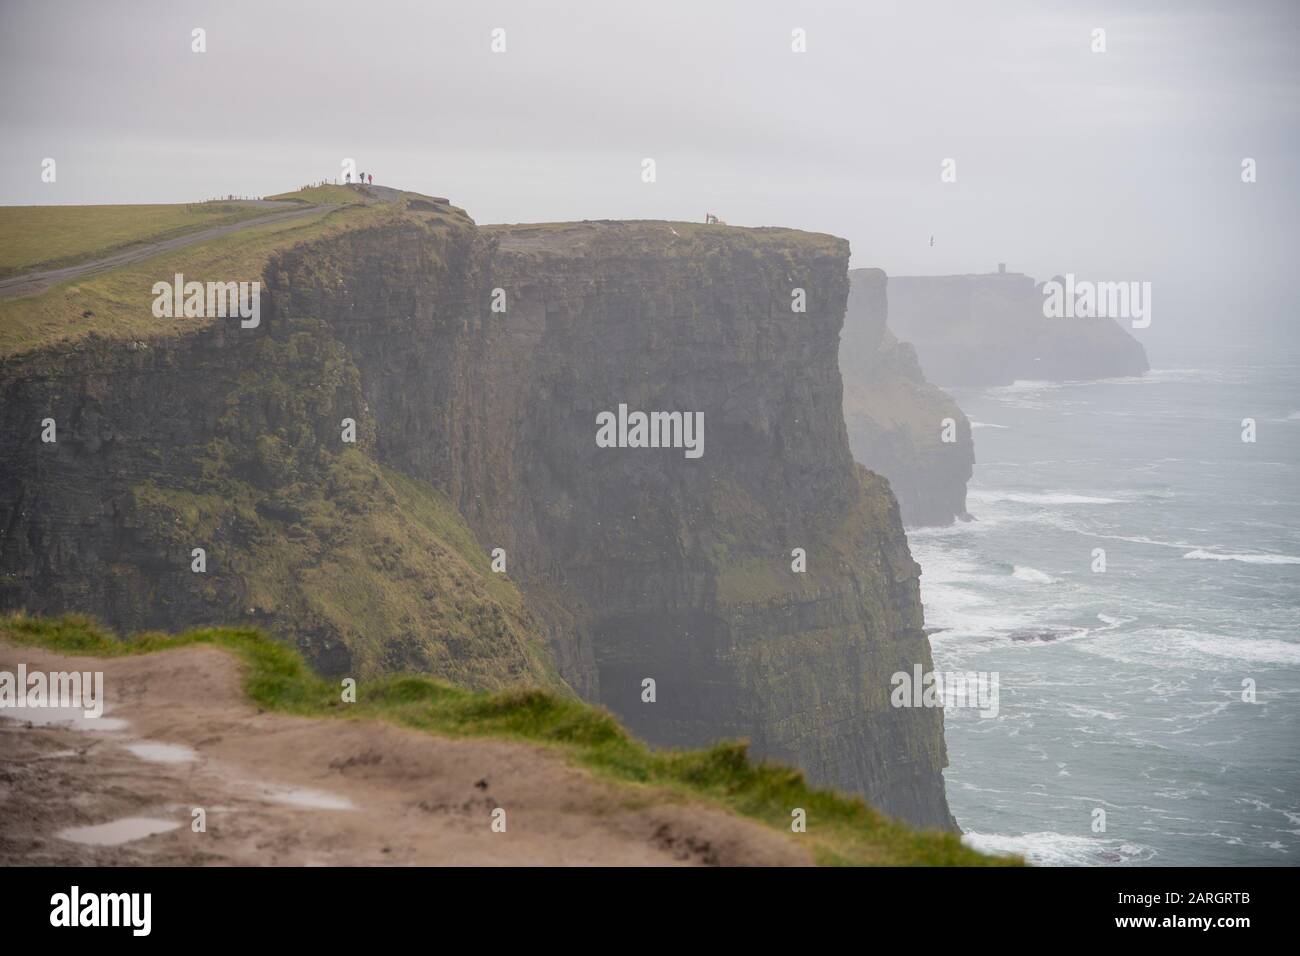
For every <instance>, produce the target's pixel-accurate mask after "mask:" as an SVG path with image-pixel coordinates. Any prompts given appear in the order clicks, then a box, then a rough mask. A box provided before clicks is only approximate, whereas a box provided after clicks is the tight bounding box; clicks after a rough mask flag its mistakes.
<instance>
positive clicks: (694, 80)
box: [0, 0, 1300, 343]
mask: <svg viewBox="0 0 1300 956" xmlns="http://www.w3.org/2000/svg"><path fill="white" fill-rule="evenodd" d="M196 27H201V28H202V29H204V30H205V31H206V43H207V50H206V52H205V53H202V54H199V53H194V52H191V31H192V30H193V29H194V28H196ZM498 27H499V28H503V29H504V30H505V40H506V50H505V52H503V53H493V52H492V51H491V49H490V43H491V32H492V30H493V29H494V28H498ZM796 28H798V29H802V30H804V31H806V52H804V53H795V52H792V48H791V47H792V31H793V30H794V29H796ZM1097 28H1100V29H1104V30H1105V41H1106V50H1105V52H1104V53H1095V52H1093V51H1092V45H1093V30H1094V29H1097ZM1297 41H1300V12H1297V7H1296V5H1295V4H1293V3H1288V2H1278V3H1247V4H1227V3H1219V4H1206V3H1145V4H1141V5H1137V4H1132V3H1127V4H1125V3H1099V2H1082V3H1070V4H1068V5H1067V4H1043V3H1033V2H1016V0H1011V2H1003V3H996V4H994V3H972V2H949V3H902V2H899V3H889V2H885V3H871V4H861V3H817V4H796V3H774V2H761V3H755V2H744V3H739V2H737V3H709V4H700V3H698V2H656V3H654V4H646V5H637V6H628V5H624V4H610V3H599V2H594V0H591V2H555V3H522V2H519V3H501V2H497V3H469V2H455V3H436V4H430V3H424V2H411V3H396V2H370V3H365V4H359V3H358V4H347V3H330V2H320V3H313V4H311V5H309V6H304V5H296V4H295V5H288V4H284V5H273V4H265V3H255V2H238V0H233V2H232V0H220V2H211V3H207V2H193V3H174V2H133V3H129V4H106V3H102V2H99V0H92V2H62V3H59V2H55V3H51V2H13V0H7V2H6V3H5V5H4V6H3V8H0V61H2V62H3V63H4V68H3V69H4V77H5V80H6V95H5V96H4V98H3V100H2V101H0V141H2V143H3V146H2V147H0V202H3V203H6V204H16V203H17V204H28V203H40V204H45V203H124V202H178V201H190V200H195V199H202V198H206V197H211V196H216V195H224V194H236V195H262V194H269V193H274V192H278V191H281V190H284V189H289V188H293V187H296V186H298V185H301V184H304V183H307V182H309V181H315V180H320V179H327V178H329V177H332V176H337V175H339V170H340V166H341V163H342V161H343V159H344V158H345V157H353V158H355V159H356V161H357V163H358V166H359V167H360V168H361V169H363V170H365V171H367V172H372V173H374V175H375V179H376V182H382V183H387V184H392V185H398V186H402V187H405V188H409V189H413V190H418V191H421V192H427V193H432V194H435V195H444V196H448V197H450V198H451V199H452V201H453V202H455V203H457V204H458V205H461V206H463V207H464V208H465V209H467V210H468V211H469V213H470V214H471V215H472V216H474V217H475V218H476V219H477V220H478V221H479V222H523V221H545V220H567V219H585V218H592V219H595V218H669V219H688V220H699V219H702V218H703V217H704V214H705V213H706V212H713V213H716V214H718V215H720V216H721V217H722V218H723V219H725V220H726V221H727V222H729V223H733V224H737V225H785V226H792V227H797V228H801V229H809V230H817V231H824V232H830V233H834V234H836V235H841V236H844V237H846V238H848V239H849V240H850V241H851V243H852V246H853V264H854V265H855V266H879V267H881V268H884V269H885V270H886V271H888V272H889V273H891V274H946V273H956V272H978V271H991V270H993V269H994V268H995V267H996V263H998V262H1006V263H1007V264H1008V268H1010V269H1012V270H1015V271H1024V272H1028V273H1030V274H1032V275H1035V276H1037V277H1038V278H1040V279H1041V278H1046V277H1048V276H1050V275H1052V274H1054V273H1063V272H1066V271H1072V272H1074V273H1076V274H1080V275H1091V276H1095V277H1098V278H1106V279H1115V280H1150V281H1152V282H1153V283H1154V285H1155V290H1156V291H1155V296H1154V298H1155V310H1156V311H1155V321H1154V323H1153V327H1152V328H1151V329H1150V330H1147V332H1146V333H1144V336H1145V338H1144V340H1145V341H1147V342H1148V343H1151V342H1152V341H1153V340H1154V341H1156V342H1158V341H1160V339H1161V336H1166V337H1169V338H1172V339H1176V340H1183V339H1185V337H1186V335H1187V334H1188V333H1189V332H1191V331H1193V330H1196V329H1200V330H1203V331H1204V332H1205V333H1206V334H1208V335H1209V336H1211V337H1216V336H1217V335H1218V334H1220V333H1221V332H1222V330H1223V320H1224V316H1225V315H1227V314H1229V313H1231V314H1232V315H1233V316H1235V317H1236V318H1235V319H1234V322H1233V324H1234V326H1239V325H1240V323H1241V322H1247V321H1249V322H1256V321H1280V320H1282V319H1284V318H1285V317H1286V316H1287V314H1288V313H1289V312H1290V311H1293V308H1294V304H1295V296H1294V293H1293V292H1292V291H1291V290H1290V272H1291V268H1292V262H1291V259H1292V255H1293V250H1294V248H1295V245H1296V238H1297V235H1296V231H1297V227H1296V223H1295V209H1296V208H1297V205H1298V204H1297V202H1296V200H1297V195H1296V185H1295V184H1296V182H1297V177H1300V159H1298V158H1297V149H1296V146H1297V119H1298V117H1300V83H1298V82H1297V80H1298V74H1300V67H1297V62H1296V58H1295V55H1294V52H1295V49H1296V48H1297V45H1300V44H1298V42H1297ZM46 157H50V158H54V159H55V160H56V161H57V164H58V165H57V173H58V178H57V181H56V182H55V183H44V182H42V180H41V162H42V160H43V159H44V158H46ZM1246 157H1250V158H1253V159H1254V160H1255V161H1256V163H1257V170H1258V181H1257V182H1255V183H1253V184H1245V183H1243V182H1242V181H1241V163H1242V160H1243V158H1246ZM645 158H653V159H654V160H655V163H656V173H657V178H656V181H655V182H654V183H645V182H643V181H642V177H641V169H642V166H641V163H642V160H643V159H645ZM946 158H952V159H954V160H955V161H956V172H957V178H956V181H955V182H950V183H944V182H941V179H940V171H941V163H942V161H943V160H944V159H946ZM932 236H933V245H931V237H932Z"/></svg>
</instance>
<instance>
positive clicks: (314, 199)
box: [266, 183, 366, 206]
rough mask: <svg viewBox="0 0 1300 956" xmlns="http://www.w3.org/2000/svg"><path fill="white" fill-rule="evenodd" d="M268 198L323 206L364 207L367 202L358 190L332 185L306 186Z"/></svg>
mask: <svg viewBox="0 0 1300 956" xmlns="http://www.w3.org/2000/svg"><path fill="white" fill-rule="evenodd" d="M266 198H267V199H277V200H283V201H286V202H305V203H320V204H322V205H324V204H331V205H337V206H351V205H363V204H364V203H365V202H366V199H365V197H364V196H362V194H361V193H360V192H359V191H358V190H356V189H352V188H350V187H348V186H338V185H334V184H331V183H326V184H324V185H321V186H304V187H302V189H295V190H292V191H291V192H287V193H277V194H276V195H274V196H267V197H266Z"/></svg>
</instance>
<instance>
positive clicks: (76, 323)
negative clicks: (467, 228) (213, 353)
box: [0, 185, 473, 357]
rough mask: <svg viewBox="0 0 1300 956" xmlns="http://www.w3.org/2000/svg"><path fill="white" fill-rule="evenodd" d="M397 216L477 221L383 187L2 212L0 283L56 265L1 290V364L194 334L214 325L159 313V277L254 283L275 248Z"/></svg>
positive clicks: (462, 222)
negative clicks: (54, 350) (86, 343)
mask: <svg viewBox="0 0 1300 956" xmlns="http://www.w3.org/2000/svg"><path fill="white" fill-rule="evenodd" d="M401 218H410V219H413V220H417V221H421V222H425V223H430V222H443V223H446V224H448V225H455V226H464V225H472V223H473V221H472V220H471V219H470V218H469V217H468V216H467V215H466V214H465V213H464V211H463V210H461V209H458V208H456V207H454V206H452V205H450V204H449V203H448V202H447V200H445V199H437V198H434V197H428V196H421V195H419V194H418V193H410V192H405V191H403V190H398V189H393V188H391V187H381V186H369V187H362V186H351V187H349V186H332V185H325V186H315V187H307V188H304V189H300V190H296V191H294V192H288V193H281V194H279V195H278V196H275V197H271V198H270V199H268V200H259V201H228V202H212V203H195V204H190V205H185V204H181V205H156V206H148V205H139V206H9V207H0V280H4V279H10V280H11V281H13V280H14V279H15V278H17V277H23V276H32V277H36V276H37V274H40V273H45V272H46V271H47V270H59V271H58V272H56V273H55V274H53V275H50V276H49V281H47V282H45V283H44V287H39V288H35V289H34V290H28V289H18V290H15V289H13V288H10V289H8V290H6V289H4V288H3V287H0V357H3V356H6V355H15V354H20V353H23V352H27V351H31V350H34V349H39V348H43V347H45V346H48V345H53V344H56V343H64V342H74V341H77V340H80V339H84V338H86V337H88V336H91V335H98V336H102V337H104V338H109V339H125V340H147V339H151V338H158V337H168V336H172V335H176V334H181V333H186V332H192V331H194V330H196V329H198V328H202V327H204V326H206V325H209V324H210V323H211V322H212V321H214V320H213V319H211V318H170V319H168V318H164V319H158V318H155V317H154V315H153V311H152V305H153V301H154V295H153V292H152V289H153V284H154V283H155V282H158V281H167V282H170V281H171V280H172V277H173V276H174V275H175V274H176V273H181V274H183V275H184V276H185V277H186V279H187V280H198V281H201V282H207V281H220V282H240V281H253V280H257V279H260V278H261V276H262V273H263V270H264V268H265V266H266V264H267V262H268V261H269V259H270V258H271V256H272V255H274V254H275V253H277V252H280V251H283V250H285V249H288V248H290V247H292V246H294V245H297V244H299V243H304V242H311V241H314V240H318V239H323V238H327V237H330V236H333V235H338V234H341V233H343V232H346V231H349V230H352V229H358V228H366V227H370V226H376V225H381V224H384V223H386V222H392V221H394V220H396V219H401ZM64 270H68V271H69V272H70V273H72V274H64ZM83 270H84V271H83ZM24 281H25V280H24Z"/></svg>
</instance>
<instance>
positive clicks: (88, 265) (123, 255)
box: [0, 200, 338, 300]
mask: <svg viewBox="0 0 1300 956" xmlns="http://www.w3.org/2000/svg"><path fill="white" fill-rule="evenodd" d="M259 203H264V204H265V205H267V206H271V207H275V208H277V209H279V210H280V211H277V212H272V213H268V214H267V215H265V216H258V217H256V218H254V219H245V220H243V221H242V222H232V223H228V224H227V225H224V226H212V227H211V228H208V229H200V230H198V231H196V232H188V233H186V234H185V235H183V236H176V237H175V238H173V239H164V240H161V241H159V242H146V243H141V244H140V245H137V246H132V247H131V248H129V249H125V250H123V251H122V252H117V253H114V254H113V255H111V256H105V257H104V258H103V259H95V260H93V261H91V262H82V263H78V264H77V265H74V266H65V267H63V268H62V269H49V270H46V271H45V272H28V273H25V274H24V275H20V276H13V277H12V278H9V279H3V280H0V300H2V299H21V298H22V297H24V296H28V295H36V294H37V293H38V292H44V291H45V290H46V289H48V288H49V287H50V286H52V285H57V284H58V283H60V282H66V281H67V280H68V279H76V278H79V277H81V276H85V275H94V274H95V273H99V272H106V271H108V270H109V269H116V268H118V267H119V266H125V265H130V264H131V263H133V262H139V261H140V260H142V259H148V258H150V257H151V256H156V255H157V254H158V253H160V252H169V251H171V250H173V249H183V248H185V247H186V246H192V245H194V244H195V243H198V242H207V241H208V240H209V239H219V238H220V237H222V236H228V235H230V234H231V233H232V232H240V231H241V230H244V229H249V228H251V227H253V226H265V225H267V224H268V223H273V222H284V221H285V220H287V219H301V218H303V217H305V216H310V215H314V214H316V213H319V212H323V211H328V210H331V209H337V208H338V206H331V205H319V206H305V207H304V206H302V205H300V204H299V203H278V202H275V203H272V202H267V201H265V200H260V201H259ZM286 206H287V207H290V208H287V209H285V208H282V207H286Z"/></svg>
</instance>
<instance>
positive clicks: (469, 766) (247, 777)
mask: <svg viewBox="0 0 1300 956" xmlns="http://www.w3.org/2000/svg"><path fill="white" fill-rule="evenodd" d="M20 662H21V663H24V664H26V665H27V669H28V672H29V673H31V672H33V671H42V672H49V671H65V670H79V671H87V670H89V671H96V670H98V671H103V672H104V697H105V699H106V701H107V707H106V710H105V715H104V717H102V718H100V719H99V720H98V721H96V720H89V721H81V722H80V723H81V726H78V725H76V724H70V723H63V724H58V723H50V722H48V721H49V719H50V716H51V712H49V711H39V710H11V709H5V710H3V711H0V808H2V809H0V866H11V865H21V864H46V865H83V864H95V865H116V864H126V865H140V864H145V865H199V864H217V865H221V864H234V865H251V864H268V865H312V864H320V865H366V864H416V865H538V864H540V865H571V864H576V865H583V864H603V865H681V864H720V865H745V864H755V865H781V864H790V865H807V864H809V863H811V860H810V859H809V857H808V856H807V854H806V852H805V851H804V849H803V848H802V847H800V846H799V845H798V844H797V841H796V838H794V837H789V836H786V835H783V834H781V833H779V832H776V831H774V830H770V829H768V828H766V827H763V826H761V825H759V824H757V823H753V822H750V821H747V820H744V819H741V818H738V817H734V816H732V815H730V814H727V813H725V812H723V811H721V810H717V809H714V808H712V807H708V806H704V805H701V804H697V803H692V802H687V801H683V800H680V799H678V798H675V797H674V796H672V795H670V794H665V793H663V792H661V791H656V790H651V789H641V788H636V789H633V788H629V787H622V786H618V785H615V784H611V783H607V782H605V781H602V780H599V779H597V778H596V777H594V776H593V775H591V774H589V773H587V772H585V771H583V770H581V769H579V768H575V767H571V766H569V765H568V764H566V763H565V762H564V760H563V759H562V758H561V757H559V756H558V755H556V754H554V753H551V752H548V751H546V750H544V749H542V748H537V747H531V746H528V745H525V744H518V743H511V742H504V741H490V740H457V739H448V738H442V737H435V736H432V735H429V734H424V733H419V732H417V731H413V730H404V729H401V728H398V727H394V726H391V725H389V724H386V723H382V722H378V721H361V720H356V721H351V720H345V719H319V718H298V717H289V716H284V715H280V714H272V713H267V712H262V711H260V710H259V709H258V708H257V707H255V706H254V705H252V704H250V703H249V702H248V701H247V699H246V698H245V697H244V696H243V693H242V691H241V689H240V686H239V681H240V665H239V664H238V662H237V661H236V660H235V658H233V657H231V656H230V655H228V654H226V653H224V652H222V651H219V650H217V649H215V648H210V647H192V648H185V649H182V650H176V651H167V652H163V653H158V654H148V655H142V656H140V657H132V658H120V659H115V660H114V659H105V658H74V657H66V656H61V655H56V654H52V653H48V652H45V651H40V650H36V649H33V648H26V647H22V648H20V647H16V646H13V645H10V644H7V643H4V642H0V671H9V672H10V673H16V671H17V665H18V664H19V663H20ZM14 714H18V715H21V717H20V719H13V718H12V715H14ZM4 715H9V716H4ZM31 717H35V718H36V719H35V720H32V721H29V720H28V718H31ZM42 721H43V722H42ZM91 726H97V727H98V728H99V729H88V728H90V727H91ZM83 728H87V729H83ZM167 761H171V762H167ZM196 807H202V808H204V810H205V811H206V814H207V832H205V833H195V832H193V831H192V828H191V820H192V811H193V809H194V808H196ZM496 807H501V808H503V809H504V810H505V811H506V825H507V827H506V832H505V833H494V832H492V829H491V819H492V811H493V809H494V808H496ZM126 818H142V819H144V820H146V821H155V822H154V823H153V825H152V826H149V825H148V824H142V827H145V828H148V829H155V830H156V829H161V828H164V827H167V826H170V825H172V824H175V828H173V829H170V830H167V832H160V833H155V834H154V835H150V836H143V837H139V838H136V839H132V840H129V841H126V842H118V843H116V844H113V845H88V844H86V843H83V842H74V840H72V839H69V838H68V837H70V836H72V834H67V833H65V832H64V831H66V830H67V829H68V828H83V827H91V826H98V825H102V824H108V823H113V822H115V821H122V820H124V819H126ZM61 834H62V835H61ZM118 837H120V834H116V835H115V838H118ZM83 839H84V837H83Z"/></svg>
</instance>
